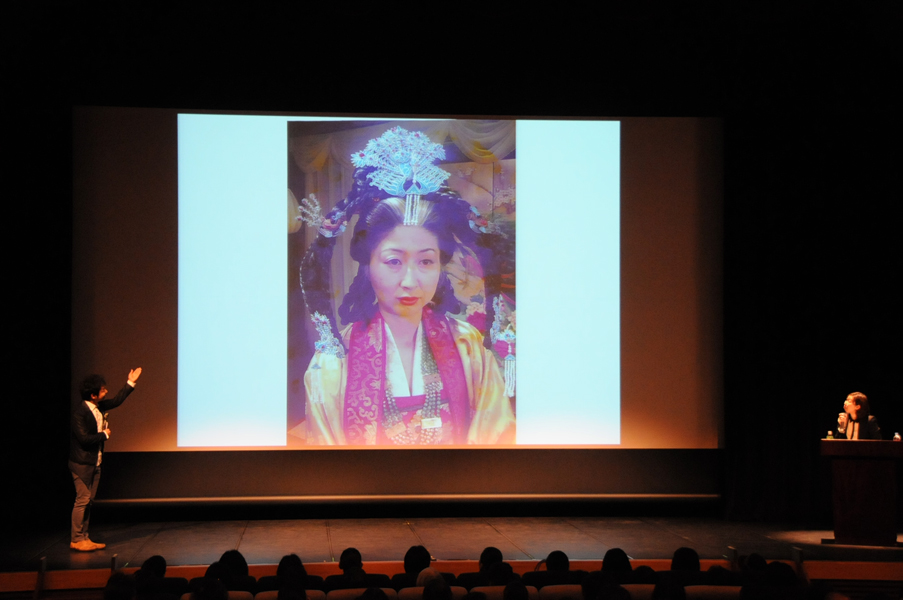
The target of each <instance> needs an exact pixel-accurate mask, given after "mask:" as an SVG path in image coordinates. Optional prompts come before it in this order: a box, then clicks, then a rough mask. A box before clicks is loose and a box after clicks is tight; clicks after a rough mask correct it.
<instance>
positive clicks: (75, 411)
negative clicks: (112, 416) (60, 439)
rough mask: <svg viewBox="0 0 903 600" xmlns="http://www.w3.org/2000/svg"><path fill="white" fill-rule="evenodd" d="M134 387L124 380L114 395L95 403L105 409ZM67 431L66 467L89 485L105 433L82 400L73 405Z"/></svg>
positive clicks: (114, 404)
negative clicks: (68, 430)
mask: <svg viewBox="0 0 903 600" xmlns="http://www.w3.org/2000/svg"><path fill="white" fill-rule="evenodd" d="M133 389H135V388H133V387H132V386H130V385H129V384H128V383H126V384H125V385H124V386H122V389H121V390H119V393H118V394H116V396H114V397H113V398H110V399H109V400H108V399H106V398H104V399H103V400H101V401H100V402H98V403H97V409H98V410H99V411H100V412H101V413H104V412H106V411H108V410H112V409H114V408H116V407H117V406H119V405H120V404H122V403H123V402H125V399H126V398H127V397H128V395H129V394H131V393H132V390H133ZM70 430H71V431H70V435H69V470H70V471H72V472H73V473H75V474H76V475H78V477H79V479H81V480H82V481H83V482H85V485H86V486H88V487H89V488H90V487H91V484H92V482H93V481H94V470H95V468H96V467H97V453H98V452H102V451H103V443H104V442H105V441H106V439H107V436H106V435H105V434H104V433H103V432H102V431H101V432H99V433H98V431H97V420H96V419H95V418H94V413H93V412H91V409H90V408H88V405H87V404H85V401H84V400H81V401H79V403H78V404H76V405H75V406H73V407H72V422H71V427H70Z"/></svg>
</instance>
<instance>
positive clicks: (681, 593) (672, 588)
mask: <svg viewBox="0 0 903 600" xmlns="http://www.w3.org/2000/svg"><path fill="white" fill-rule="evenodd" d="M686 599H687V592H686V591H685V590H684V586H682V585H680V584H679V583H677V582H676V581H674V579H673V578H670V577H664V578H662V579H660V580H659V581H658V582H656V584H655V587H654V588H653V589H652V600H686Z"/></svg>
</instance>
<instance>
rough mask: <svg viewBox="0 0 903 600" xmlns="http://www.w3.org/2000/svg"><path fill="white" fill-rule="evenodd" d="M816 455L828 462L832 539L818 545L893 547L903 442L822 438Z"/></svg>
mask: <svg viewBox="0 0 903 600" xmlns="http://www.w3.org/2000/svg"><path fill="white" fill-rule="evenodd" d="M821 455H822V456H824V457H827V458H829V459H830V460H831V475H832V478H833V484H832V487H833V490H834V491H833V497H834V539H833V540H822V543H834V544H850V545H855V546H896V545H897V509H898V500H897V498H898V491H897V479H896V473H895V469H896V468H897V465H898V464H899V463H901V462H903V442H891V441H883V440H822V441H821Z"/></svg>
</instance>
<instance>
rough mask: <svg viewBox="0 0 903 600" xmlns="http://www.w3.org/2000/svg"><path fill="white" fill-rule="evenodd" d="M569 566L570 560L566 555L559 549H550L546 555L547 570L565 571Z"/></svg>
mask: <svg viewBox="0 0 903 600" xmlns="http://www.w3.org/2000/svg"><path fill="white" fill-rule="evenodd" d="M570 568H571V561H569V560H568V555H567V554H565V553H564V552H562V551H561V550H552V551H551V552H549V555H548V556H547V557H546V570H547V571H567V570H569V569H570Z"/></svg>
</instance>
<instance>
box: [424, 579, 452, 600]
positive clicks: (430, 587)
mask: <svg viewBox="0 0 903 600" xmlns="http://www.w3.org/2000/svg"><path fill="white" fill-rule="evenodd" d="M423 600H452V591H451V588H450V587H448V584H447V583H446V582H445V579H443V578H441V577H438V578H436V579H431V580H430V581H428V582H427V584H426V585H425V586H423Z"/></svg>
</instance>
